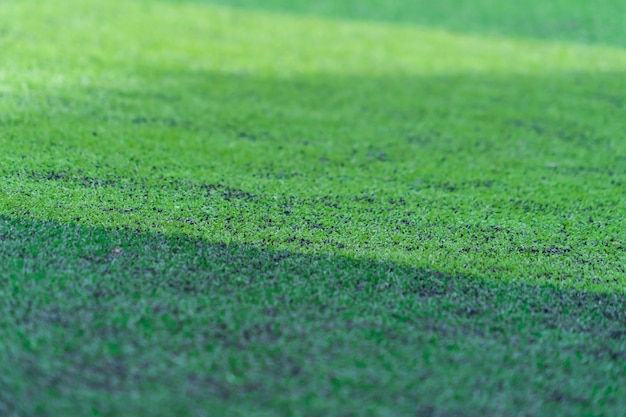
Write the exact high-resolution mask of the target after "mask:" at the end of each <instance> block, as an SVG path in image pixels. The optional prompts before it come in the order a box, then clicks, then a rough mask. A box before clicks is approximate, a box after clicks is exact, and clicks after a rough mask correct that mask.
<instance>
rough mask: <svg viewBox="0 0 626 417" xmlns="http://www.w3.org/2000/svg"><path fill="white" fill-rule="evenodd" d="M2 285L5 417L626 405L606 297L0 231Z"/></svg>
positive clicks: (29, 228) (241, 249) (48, 231)
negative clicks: (13, 415) (13, 416)
mask: <svg viewBox="0 0 626 417" xmlns="http://www.w3.org/2000/svg"><path fill="white" fill-rule="evenodd" d="M0 283H1V288H2V289H3V291H4V293H3V296H2V298H1V301H0V306H1V307H0V308H1V310H0V313H1V319H0V323H1V325H2V328H3V343H2V348H1V350H0V358H1V361H0V374H1V375H2V376H1V377H0V411H1V412H2V414H5V415H10V414H11V413H12V412H17V414H21V413H22V414H29V415H34V414H30V413H35V414H37V415H59V413H61V412H65V413H67V412H71V413H74V414H75V415H78V414H81V415H82V414H83V413H85V412H91V411H93V410H98V412H99V413H101V414H103V415H108V414H114V413H120V412H124V413H133V415H172V414H171V413H172V412H175V413H178V414H177V415H192V414H194V413H198V412H201V411H200V410H206V409H207V407H212V408H211V409H212V410H216V411H215V412H227V413H228V414H229V415H238V413H240V414H242V415H243V414H246V413H250V412H253V411H258V410H265V411H271V412H272V413H273V414H275V415H290V414H292V413H294V412H301V413H303V414H307V415H318V414H319V415H346V414H348V413H350V412H353V413H362V412H364V411H366V410H369V411H370V412H373V413H374V414H383V413H384V412H385V410H387V411H389V410H395V411H396V413H399V414H408V413H415V412H416V410H417V412H418V413H422V414H424V413H428V412H430V413H431V414H428V415H476V413H477V412H492V413H493V412H504V413H505V414H506V413H507V412H509V411H510V412H513V411H515V412H518V411H519V410H523V409H526V410H530V411H532V410H536V409H537V407H539V408H542V407H548V408H551V409H555V410H561V411H576V410H578V411H582V410H596V411H603V412H606V413H607V414H611V413H612V412H614V411H615V410H620V409H623V408H622V407H624V405H625V404H624V401H625V400H624V399H625V398H626V396H625V395H623V394H624V385H623V384H621V382H623V381H624V378H625V377H626V375H625V373H624V372H625V371H624V370H625V369H626V368H625V365H626V350H624V343H625V341H626V315H625V313H624V312H625V311H626V300H625V299H624V297H623V296H622V295H617V294H595V293H583V292H576V291H571V290H567V289H562V288H554V287H551V286H538V285H529V284H524V283H519V282H517V283H503V282H498V281H491V280H481V279H476V278H472V277H469V276H452V275H446V274H442V273H439V272H437V271H430V270H421V269H415V268H411V267H407V266H401V265H397V264H393V263H388V262H372V261H367V260H356V259H349V258H345V257H340V256H333V255H331V254H324V255H306V254H298V253H292V252H284V251H275V250H271V249H264V248H258V247H252V246H248V245H228V244H222V243H211V242H205V241H202V240H194V239H191V238H188V237H186V236H176V235H173V236H164V235H161V234H151V233H144V232H132V231H128V230H107V229H104V228H99V227H93V226H84V225H74V224H59V223H56V222H53V221H35V220H28V219H16V218H10V217H6V216H3V217H0ZM589 387H594V389H593V390H591V389H590V388H589ZM450 390H452V392H454V397H453V398H452V397H449V396H447V394H445V393H446V392H449V391H450ZM476 390H478V391H480V392H481V393H482V394H481V395H477V394H476ZM494 398H497V401H495V402H494V401H493V400H494ZM181 413H182V414H181Z"/></svg>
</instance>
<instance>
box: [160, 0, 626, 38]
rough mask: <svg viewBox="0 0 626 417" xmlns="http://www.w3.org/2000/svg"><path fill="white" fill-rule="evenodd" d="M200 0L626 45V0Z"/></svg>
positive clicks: (514, 35) (340, 16)
mask: <svg viewBox="0 0 626 417" xmlns="http://www.w3.org/2000/svg"><path fill="white" fill-rule="evenodd" d="M150 1H152V0H150ZM170 1H177V0H170ZM178 1H179V2H182V1H187V0H178ZM191 1H194V0H191ZM195 2H200V3H206V4H217V5H222V6H229V7H241V8H249V9H253V10H263V11H277V12H287V13H297V14H312V15H319V16H325V17H335V18H345V19H355V20H369V21H383V22H391V23H403V24H418V25H425V26H433V27H438V28H442V29H448V30H451V31H455V32H470V33H480V34H489V35H502V36H513V37H527V38H538V39H546V40H563V41H573V42H581V43H594V44H607V45H613V46H618V47H622V48H623V47H626V2H623V1H621V0H599V1H593V2H590V1H585V0H551V1H544V0H529V1H515V0H504V1H497V0H475V1H471V0H441V1H429V0H394V1H387V0H367V1H359V0H346V1H335V0H298V1H292V0H266V1H259V0H195Z"/></svg>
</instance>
